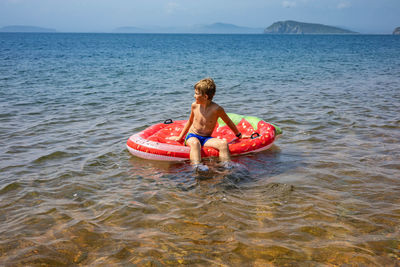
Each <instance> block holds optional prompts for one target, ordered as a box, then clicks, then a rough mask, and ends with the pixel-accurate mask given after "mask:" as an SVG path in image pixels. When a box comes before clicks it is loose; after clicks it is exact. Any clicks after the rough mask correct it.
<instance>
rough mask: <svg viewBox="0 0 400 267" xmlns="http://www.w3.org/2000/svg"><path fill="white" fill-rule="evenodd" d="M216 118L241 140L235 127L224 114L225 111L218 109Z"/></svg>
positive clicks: (239, 133)
mask: <svg viewBox="0 0 400 267" xmlns="http://www.w3.org/2000/svg"><path fill="white" fill-rule="evenodd" d="M218 116H219V117H220V118H221V119H222V120H223V121H224V122H225V123H226V125H228V127H229V128H231V130H232V131H233V132H234V133H235V135H236V137H237V138H242V133H241V132H240V131H239V130H238V128H237V127H236V125H235V124H234V123H233V121H232V120H231V119H230V118H229V117H228V115H227V114H226V113H225V110H224V109H223V108H222V107H219V108H218Z"/></svg>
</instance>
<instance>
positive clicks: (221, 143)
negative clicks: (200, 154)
mask: <svg viewBox="0 0 400 267" xmlns="http://www.w3.org/2000/svg"><path fill="white" fill-rule="evenodd" d="M204 146H209V147H213V148H216V149H218V150H219V159H220V161H230V160H231V153H230V152H229V147H228V143H227V142H226V140H223V139H218V138H211V139H208V140H207V142H205V143H204Z"/></svg>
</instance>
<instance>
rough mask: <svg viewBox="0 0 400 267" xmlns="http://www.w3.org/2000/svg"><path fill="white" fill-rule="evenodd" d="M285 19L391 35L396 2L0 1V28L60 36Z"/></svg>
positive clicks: (397, 15) (399, 1) (399, 7)
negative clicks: (16, 27) (43, 31)
mask: <svg viewBox="0 0 400 267" xmlns="http://www.w3.org/2000/svg"><path fill="white" fill-rule="evenodd" d="M283 20H296V21H301V22H310V23H321V24H326V25H331V26H339V27H343V28H347V29H350V30H354V31H357V32H360V33H385V34H386V33H392V32H393V30H394V28H396V27H399V26H400V0H0V27H3V26H8V25H29V26H39V27H46V28H53V29H56V30H57V31H60V32H110V31H112V30H113V29H115V28H117V27H124V26H130V27H147V26H163V27H186V26H192V25H198V24H212V23H216V22H222V23H231V24H235V25H238V26H246V27H257V28H266V27H268V26H270V25H271V24H272V23H274V22H276V21H283Z"/></svg>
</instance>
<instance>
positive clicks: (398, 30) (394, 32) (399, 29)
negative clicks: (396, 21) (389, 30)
mask: <svg viewBox="0 0 400 267" xmlns="http://www.w3.org/2000/svg"><path fill="white" fill-rule="evenodd" d="M393 35H400V27H397V28H396V29H394V31H393Z"/></svg>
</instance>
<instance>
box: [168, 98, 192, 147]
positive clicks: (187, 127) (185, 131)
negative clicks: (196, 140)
mask: <svg viewBox="0 0 400 267" xmlns="http://www.w3.org/2000/svg"><path fill="white" fill-rule="evenodd" d="M193 118H194V113H193V104H192V108H191V111H190V116H189V120H188V121H187V122H186V124H185V126H184V127H183V130H182V132H181V133H180V134H179V136H177V137H176V136H173V137H171V138H170V139H172V140H175V141H178V142H179V141H181V140H182V139H183V137H184V136H185V135H186V134H187V132H188V131H189V129H190V126H192V124H193Z"/></svg>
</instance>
